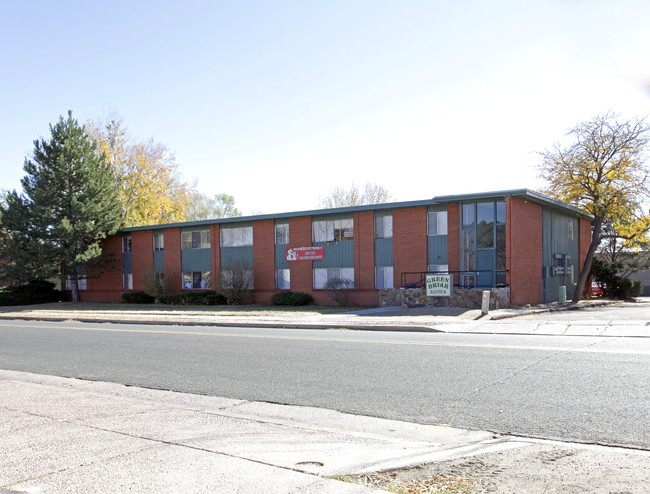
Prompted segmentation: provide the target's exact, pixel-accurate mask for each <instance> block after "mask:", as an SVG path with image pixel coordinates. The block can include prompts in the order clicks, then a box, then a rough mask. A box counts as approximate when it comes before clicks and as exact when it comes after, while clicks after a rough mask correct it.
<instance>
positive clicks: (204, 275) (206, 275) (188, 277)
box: [183, 271, 212, 290]
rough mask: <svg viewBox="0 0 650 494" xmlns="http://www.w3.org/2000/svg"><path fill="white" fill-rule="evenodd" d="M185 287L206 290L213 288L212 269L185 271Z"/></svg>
mask: <svg viewBox="0 0 650 494" xmlns="http://www.w3.org/2000/svg"><path fill="white" fill-rule="evenodd" d="M183 288H185V289H187V290H195V289H199V290H205V289H207V288H212V275H211V274H210V271H184V272H183Z"/></svg>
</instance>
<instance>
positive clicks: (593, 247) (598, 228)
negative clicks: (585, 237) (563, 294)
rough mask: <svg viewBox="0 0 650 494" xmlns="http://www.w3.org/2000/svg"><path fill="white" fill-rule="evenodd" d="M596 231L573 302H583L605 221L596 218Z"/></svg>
mask: <svg viewBox="0 0 650 494" xmlns="http://www.w3.org/2000/svg"><path fill="white" fill-rule="evenodd" d="M593 226H594V230H593V232H592V234H591V245H589V250H587V257H586V258H585V264H584V266H582V270H581V271H580V276H579V277H578V283H577V284H576V288H575V292H574V293H573V299H572V302H579V301H580V300H582V296H583V294H584V292H585V286H586V284H587V280H588V279H589V275H590V273H591V264H592V262H593V260H594V255H595V254H596V249H598V246H599V245H600V234H601V231H602V228H603V219H602V218H596V219H595V220H594V222H593Z"/></svg>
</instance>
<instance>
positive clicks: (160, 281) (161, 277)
mask: <svg viewBox="0 0 650 494" xmlns="http://www.w3.org/2000/svg"><path fill="white" fill-rule="evenodd" d="M153 283H154V285H156V286H165V273H159V272H158V271H154V273H153Z"/></svg>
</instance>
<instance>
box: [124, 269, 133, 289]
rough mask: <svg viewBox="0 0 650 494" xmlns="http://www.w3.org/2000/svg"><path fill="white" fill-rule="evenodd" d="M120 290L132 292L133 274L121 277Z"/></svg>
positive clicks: (125, 274)
mask: <svg viewBox="0 0 650 494" xmlns="http://www.w3.org/2000/svg"><path fill="white" fill-rule="evenodd" d="M122 289H124V290H133V273H124V274H123V275H122Z"/></svg>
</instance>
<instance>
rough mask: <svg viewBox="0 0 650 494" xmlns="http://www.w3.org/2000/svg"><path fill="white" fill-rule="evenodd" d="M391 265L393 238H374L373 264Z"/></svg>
mask: <svg viewBox="0 0 650 494" xmlns="http://www.w3.org/2000/svg"><path fill="white" fill-rule="evenodd" d="M392 265H393V239H392V238H376V239H375V266H392Z"/></svg>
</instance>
